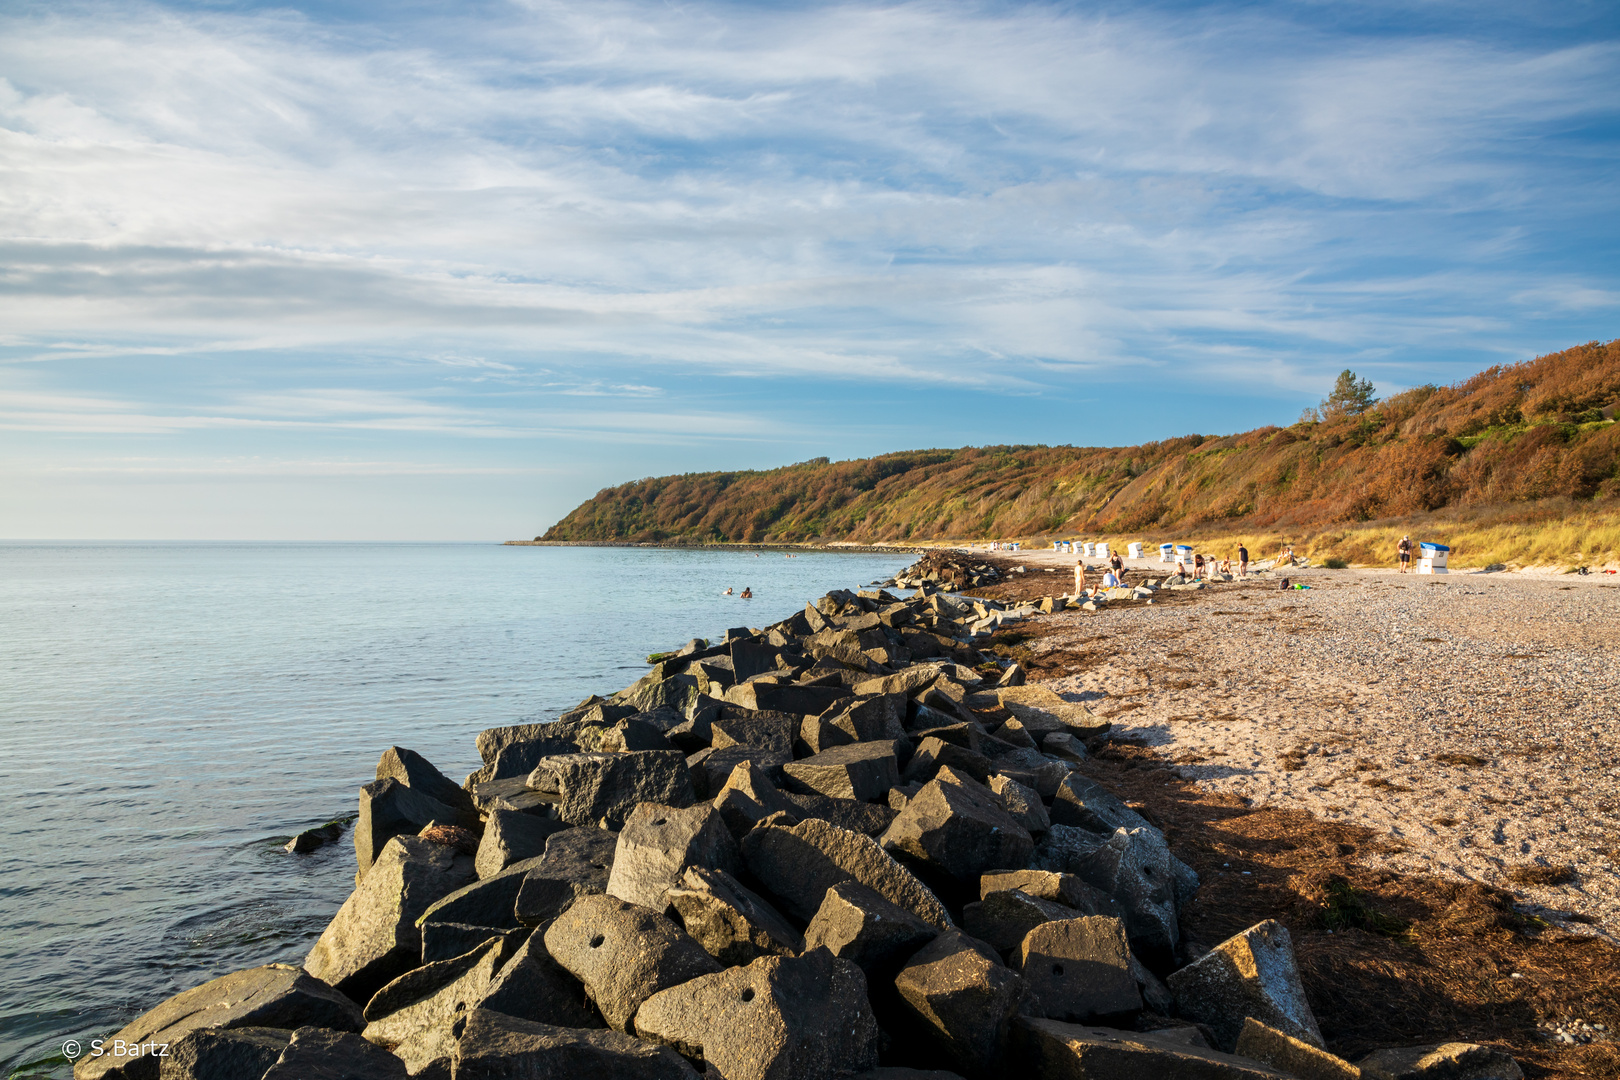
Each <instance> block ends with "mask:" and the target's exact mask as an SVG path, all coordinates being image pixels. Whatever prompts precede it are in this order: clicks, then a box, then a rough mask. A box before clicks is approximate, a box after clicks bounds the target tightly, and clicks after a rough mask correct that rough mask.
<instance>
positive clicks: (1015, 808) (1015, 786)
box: [989, 774, 1052, 836]
mask: <svg viewBox="0 0 1620 1080" xmlns="http://www.w3.org/2000/svg"><path fill="white" fill-rule="evenodd" d="M989 788H990V790H991V791H992V792H994V793H995V796H996V798H998V799H1000V800H1001V805H1002V806H1003V807H1004V808H1005V809H1006V811H1007V813H1009V814H1011V815H1012V816H1013V819H1014V820H1015V821H1017V822H1018V824H1020V825H1022V826H1023V827H1024V830H1025V831H1026V832H1028V833H1029V834H1030V835H1031V836H1033V835H1034V834H1036V833H1043V832H1045V831H1046V830H1047V829H1049V828H1051V826H1052V820H1051V818H1050V817H1048V816H1047V813H1046V804H1045V803H1043V802H1042V801H1041V797H1040V795H1038V794H1036V792H1035V789H1033V788H1030V787H1026V786H1025V785H1023V784H1020V783H1019V782H1018V781H1017V780H1014V779H1013V778H1012V777H1010V776H1002V775H1000V774H997V775H995V776H992V777H991V778H990V783H989Z"/></svg>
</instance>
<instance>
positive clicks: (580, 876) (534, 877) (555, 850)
mask: <svg viewBox="0 0 1620 1080" xmlns="http://www.w3.org/2000/svg"><path fill="white" fill-rule="evenodd" d="M618 846H619V834H618V833H616V832H611V831H609V830H607V829H591V828H578V829H568V830H566V831H564V832H560V833H557V834H555V835H553V836H552V837H551V838H550V839H548V840H547V841H546V853H545V855H544V857H542V858H541V860H540V865H539V866H537V867H535V868H534V869H532V870H530V871H529V872H528V874H527V875H526V876H525V877H524V879H523V885H522V887H521V888H519V889H518V895H517V904H516V907H515V909H514V911H513V914H514V915H516V916H517V921H518V922H520V923H522V924H523V925H524V926H539V925H541V924H542V923H544V922H547V921H549V920H551V919H555V918H556V917H557V916H558V915H561V914H562V913H563V912H564V911H567V910H568V907H569V905H570V904H572V903H573V902H574V901H575V900H577V899H579V898H580V897H581V896H600V895H602V894H603V893H605V892H607V886H608V879H609V877H610V875H611V874H612V872H613V855H614V852H615V851H617V850H618Z"/></svg>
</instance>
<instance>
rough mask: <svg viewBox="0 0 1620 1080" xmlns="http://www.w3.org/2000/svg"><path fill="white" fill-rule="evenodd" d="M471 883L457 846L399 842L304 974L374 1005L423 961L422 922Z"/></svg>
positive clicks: (335, 922)
mask: <svg viewBox="0 0 1620 1080" xmlns="http://www.w3.org/2000/svg"><path fill="white" fill-rule="evenodd" d="M385 783H394V781H392V780H388V781H385ZM472 877H473V868H472V859H470V858H468V857H467V856H465V855H458V854H457V853H456V851H455V849H454V848H448V847H445V846H443V845H441V844H434V843H431V842H429V841H427V840H423V839H421V838H420V837H415V836H396V837H394V838H393V839H392V840H390V841H388V846H387V847H385V848H383V851H382V854H381V855H380V856H378V858H377V862H376V865H374V866H373V867H372V868H371V871H370V872H369V873H367V874H366V876H365V877H364V878H362V879H361V880H360V884H359V885H358V886H357V887H356V888H355V890H354V892H352V893H350V894H349V898H348V899H347V900H345V901H344V902H343V906H342V907H341V908H339V909H338V913H337V915H336V916H335V917H334V918H333V919H332V921H331V923H329V924H328V925H327V927H326V929H325V930H324V931H322V932H321V936H320V938H319V939H318V940H317V941H316V942H315V945H314V947H313V948H311V949H310V950H309V955H308V956H307V957H305V958H304V969H305V970H306V971H308V972H309V973H310V974H311V975H313V976H315V978H317V979H320V980H322V981H324V982H327V983H330V984H331V985H333V986H335V987H337V988H338V989H339V990H341V991H343V992H344V993H345V994H347V995H348V996H349V997H350V998H352V999H354V1000H355V1001H367V1000H369V999H370V998H371V995H372V994H374V993H376V992H377V991H378V990H379V989H381V988H382V986H383V985H384V984H385V983H388V982H390V981H392V980H393V979H395V978H397V977H398V976H400V975H402V974H404V973H405V972H406V971H409V970H410V969H411V968H413V967H415V966H416V965H417V963H418V962H419V961H420V960H421V957H422V932H421V930H420V929H419V927H418V925H417V920H418V919H420V918H421V917H422V916H423V915H424V914H426V912H427V910H428V908H430V907H432V906H433V904H434V903H436V902H437V901H438V900H440V899H442V898H443V897H445V896H447V895H449V894H450V893H452V892H454V891H455V890H457V889H458V888H460V887H461V886H463V885H465V884H467V882H469V881H471V880H472Z"/></svg>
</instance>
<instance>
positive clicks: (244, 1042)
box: [158, 1027, 292, 1080]
mask: <svg viewBox="0 0 1620 1080" xmlns="http://www.w3.org/2000/svg"><path fill="white" fill-rule="evenodd" d="M291 1038H292V1032H291V1031H288V1030H286V1029H285V1028H262V1027H250V1028H234V1029H221V1028H201V1029H199V1030H197V1031H193V1032H191V1033H190V1034H189V1035H186V1036H184V1037H183V1038H181V1039H179V1040H177V1041H175V1042H174V1043H173V1044H172V1045H170V1047H169V1056H168V1057H166V1058H163V1059H161V1060H160V1061H159V1063H158V1065H159V1067H158V1080H242V1077H259V1076H263V1075H264V1073H265V1070H266V1069H268V1068H270V1066H272V1065H274V1064H275V1063H276V1059H277V1058H279V1057H281V1052H282V1051H283V1050H285V1049H287V1042H288V1040H289V1039H291Z"/></svg>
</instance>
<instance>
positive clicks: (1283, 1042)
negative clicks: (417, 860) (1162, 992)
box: [1149, 1005, 1523, 1080]
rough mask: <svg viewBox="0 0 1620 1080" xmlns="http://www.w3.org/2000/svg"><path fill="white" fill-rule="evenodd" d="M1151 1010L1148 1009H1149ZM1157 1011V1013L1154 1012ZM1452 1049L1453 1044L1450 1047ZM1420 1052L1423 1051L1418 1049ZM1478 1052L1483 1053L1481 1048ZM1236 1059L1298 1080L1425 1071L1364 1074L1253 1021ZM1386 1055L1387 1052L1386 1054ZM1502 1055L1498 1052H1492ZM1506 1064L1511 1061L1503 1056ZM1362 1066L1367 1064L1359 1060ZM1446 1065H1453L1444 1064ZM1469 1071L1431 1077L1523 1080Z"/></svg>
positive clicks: (1401, 1078)
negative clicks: (1264, 1066) (1270, 1068)
mask: <svg viewBox="0 0 1620 1080" xmlns="http://www.w3.org/2000/svg"><path fill="white" fill-rule="evenodd" d="M1149 1007H1150V1008H1151V1007H1152V1006H1151V1005H1150V1006H1149ZM1155 1011H1157V1010H1155ZM1453 1045H1455V1044H1453ZM1418 1049H1422V1048H1418ZM1480 1049H1486V1048H1485V1047H1481V1048H1480ZM1232 1052H1233V1053H1235V1054H1237V1055H1238V1057H1246V1058H1248V1059H1249V1060H1250V1061H1258V1062H1259V1063H1260V1064H1262V1065H1269V1066H1271V1067H1272V1068H1273V1069H1276V1070H1277V1071H1278V1072H1284V1073H1288V1074H1290V1075H1292V1076H1297V1077H1299V1080H1362V1078H1363V1077H1365V1078H1366V1080H1421V1078H1422V1077H1423V1075H1424V1072H1425V1070H1423V1069H1416V1070H1406V1069H1398V1070H1393V1071H1389V1072H1384V1071H1382V1070H1379V1069H1378V1068H1376V1066H1374V1067H1371V1068H1367V1069H1366V1070H1365V1071H1363V1070H1362V1069H1360V1068H1357V1067H1356V1066H1354V1065H1352V1064H1350V1063H1349V1062H1348V1061H1345V1060H1344V1059H1343V1058H1341V1057H1337V1056H1335V1055H1333V1054H1330V1053H1328V1052H1327V1051H1326V1050H1323V1049H1322V1048H1321V1047H1319V1046H1312V1045H1311V1044H1310V1043H1308V1042H1306V1041H1305V1040H1304V1039H1296V1038H1294V1037H1293V1036H1292V1035H1286V1034H1284V1033H1283V1032H1281V1031H1278V1030H1277V1029H1276V1028H1274V1027H1271V1026H1270V1025H1268V1024H1262V1023H1261V1022H1260V1021H1258V1020H1256V1019H1255V1018H1254V1017H1252V1016H1250V1017H1246V1018H1245V1019H1244V1021H1243V1031H1242V1032H1241V1033H1240V1034H1239V1035H1238V1038H1237V1048H1236V1049H1235V1050H1233V1051H1232ZM1385 1052H1386V1053H1387V1051H1385ZM1495 1052H1496V1053H1501V1052H1500V1051H1495ZM1501 1056H1502V1057H1504V1058H1507V1060H1508V1063H1510V1064H1513V1059H1512V1058H1511V1057H1508V1055H1506V1054H1502V1055H1501ZM1362 1064H1363V1065H1369V1064H1370V1063H1369V1062H1368V1061H1367V1059H1366V1058H1363V1059H1362ZM1446 1064H1447V1065H1450V1064H1452V1063H1451V1062H1447V1063H1446ZM1469 1071H1470V1070H1466V1069H1462V1070H1457V1071H1456V1072H1454V1071H1452V1069H1449V1068H1441V1069H1437V1070H1436V1071H1435V1072H1434V1073H1433V1074H1432V1075H1433V1077H1434V1080H1439V1078H1440V1077H1441V1076H1445V1077H1448V1078H1455V1080H1464V1077H1467V1080H1520V1077H1522V1076H1523V1074H1522V1073H1521V1072H1519V1070H1518V1065H1517V1064H1513V1071H1512V1072H1502V1073H1489V1072H1487V1073H1485V1074H1483V1075H1479V1074H1476V1075H1473V1076H1468V1073H1469Z"/></svg>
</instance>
